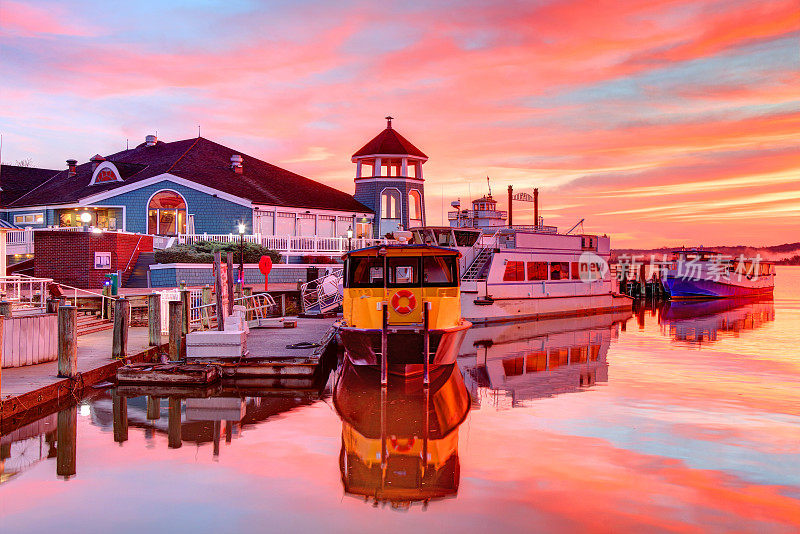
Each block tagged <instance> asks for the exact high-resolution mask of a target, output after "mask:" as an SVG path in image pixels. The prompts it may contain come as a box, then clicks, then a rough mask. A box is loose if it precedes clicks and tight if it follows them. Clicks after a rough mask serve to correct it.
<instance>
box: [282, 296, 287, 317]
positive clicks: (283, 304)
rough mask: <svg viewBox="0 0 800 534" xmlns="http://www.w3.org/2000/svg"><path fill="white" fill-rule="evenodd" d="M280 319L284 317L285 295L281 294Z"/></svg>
mask: <svg viewBox="0 0 800 534" xmlns="http://www.w3.org/2000/svg"><path fill="white" fill-rule="evenodd" d="M281 317H286V293H281Z"/></svg>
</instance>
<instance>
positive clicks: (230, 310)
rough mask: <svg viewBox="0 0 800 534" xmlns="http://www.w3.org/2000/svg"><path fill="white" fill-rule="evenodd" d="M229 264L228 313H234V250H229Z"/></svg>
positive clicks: (226, 260) (226, 261)
mask: <svg viewBox="0 0 800 534" xmlns="http://www.w3.org/2000/svg"><path fill="white" fill-rule="evenodd" d="M225 263H227V265H228V276H227V281H228V304H227V306H228V315H231V314H233V301H234V299H235V296H234V294H233V252H228V257H227V258H226V259H225Z"/></svg>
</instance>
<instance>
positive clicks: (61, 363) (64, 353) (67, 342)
mask: <svg viewBox="0 0 800 534" xmlns="http://www.w3.org/2000/svg"><path fill="white" fill-rule="evenodd" d="M77 327H78V308H76V307H75V306H61V307H59V308H58V376H59V377H60V378H72V377H74V376H75V375H76V374H78V336H77Z"/></svg>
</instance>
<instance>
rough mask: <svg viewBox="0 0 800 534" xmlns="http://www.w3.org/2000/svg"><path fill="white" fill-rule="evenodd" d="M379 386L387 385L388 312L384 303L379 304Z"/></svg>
mask: <svg viewBox="0 0 800 534" xmlns="http://www.w3.org/2000/svg"><path fill="white" fill-rule="evenodd" d="M381 315H382V321H381V384H382V385H386V384H388V383H389V358H388V352H389V311H388V309H387V305H386V303H385V302H382V303H381Z"/></svg>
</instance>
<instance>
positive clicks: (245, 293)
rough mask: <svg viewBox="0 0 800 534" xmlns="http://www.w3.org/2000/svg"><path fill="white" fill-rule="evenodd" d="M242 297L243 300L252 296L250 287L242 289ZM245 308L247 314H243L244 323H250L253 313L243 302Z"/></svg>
mask: <svg viewBox="0 0 800 534" xmlns="http://www.w3.org/2000/svg"><path fill="white" fill-rule="evenodd" d="M242 296H243V297H245V298H247V297H252V296H253V288H252V287H250V286H246V287H243V288H242ZM245 307H246V308H247V313H246V314H245V321H252V320H253V319H254V317H253V312H252V311H251V310H250V306H248V305H247V303H246V302H245Z"/></svg>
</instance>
